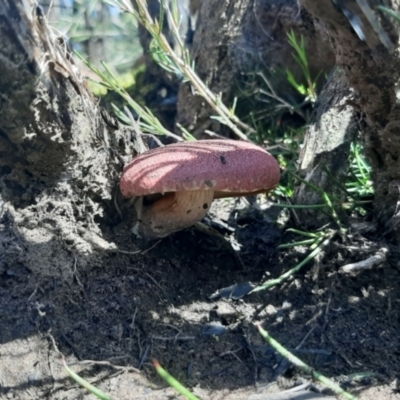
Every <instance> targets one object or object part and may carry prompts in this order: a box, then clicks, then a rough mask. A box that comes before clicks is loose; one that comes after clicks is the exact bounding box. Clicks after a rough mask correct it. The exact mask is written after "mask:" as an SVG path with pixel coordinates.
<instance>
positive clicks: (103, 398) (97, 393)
mask: <svg viewBox="0 0 400 400" xmlns="http://www.w3.org/2000/svg"><path fill="white" fill-rule="evenodd" d="M63 363H64V368H65V369H66V371H67V372H68V375H69V376H70V377H71V378H72V379H73V380H74V381H75V382H76V383H77V384H78V385H81V386H82V387H83V388H85V389H86V390H87V391H88V392H90V393H92V394H93V395H95V396H96V397H97V398H99V399H100V400H111V397H110V396H108V395H106V394H105V393H104V392H102V391H101V390H100V389H98V388H97V387H95V386H93V385H92V384H90V383H89V382H88V381H85V379H83V378H81V377H80V376H79V375H78V374H77V373H75V372H74V371H72V369H70V368H69V367H68V365H67V363H66V362H65V361H63Z"/></svg>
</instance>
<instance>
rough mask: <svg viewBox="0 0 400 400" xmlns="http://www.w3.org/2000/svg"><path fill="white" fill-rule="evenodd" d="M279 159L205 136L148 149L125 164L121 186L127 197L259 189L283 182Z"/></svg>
mask: <svg viewBox="0 0 400 400" xmlns="http://www.w3.org/2000/svg"><path fill="white" fill-rule="evenodd" d="M279 177H280V172H279V166H278V163H277V161H276V160H275V159H274V157H273V156H271V155H270V154H269V153H268V152H267V151H265V150H263V149H262V148H260V147H258V146H256V145H254V144H252V143H247V142H239V141H234V140H202V141H198V142H184V143H176V144H172V145H168V146H164V147H159V148H157V149H152V150H149V151H148V152H146V153H143V154H141V155H139V156H137V157H136V158H134V159H133V160H132V161H131V162H130V163H129V164H128V165H127V166H126V167H125V168H124V171H123V173H122V176H121V180H120V189H121V192H122V194H123V195H124V196H125V197H132V196H145V195H149V194H153V193H167V192H179V191H185V190H213V191H217V192H235V193H237V194H240V193H249V194H250V193H254V192H261V191H268V190H270V189H273V188H274V187H275V186H276V185H277V183H278V182H279Z"/></svg>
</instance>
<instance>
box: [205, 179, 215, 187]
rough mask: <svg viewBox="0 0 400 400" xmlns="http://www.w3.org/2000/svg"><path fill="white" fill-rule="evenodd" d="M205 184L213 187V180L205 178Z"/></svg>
mask: <svg viewBox="0 0 400 400" xmlns="http://www.w3.org/2000/svg"><path fill="white" fill-rule="evenodd" d="M204 184H205V185H206V186H207V187H209V188H210V187H213V184H212V182H211V181H209V180H205V181H204Z"/></svg>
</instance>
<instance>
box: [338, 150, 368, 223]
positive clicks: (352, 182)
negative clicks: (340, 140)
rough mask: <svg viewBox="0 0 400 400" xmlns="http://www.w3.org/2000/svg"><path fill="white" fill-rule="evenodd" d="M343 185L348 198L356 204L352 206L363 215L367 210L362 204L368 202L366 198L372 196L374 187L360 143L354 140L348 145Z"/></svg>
mask: <svg viewBox="0 0 400 400" xmlns="http://www.w3.org/2000/svg"><path fill="white" fill-rule="evenodd" d="M345 185H346V190H347V193H348V195H349V198H350V199H351V201H352V202H354V203H356V204H357V205H356V207H353V208H354V209H355V211H357V212H358V213H359V214H361V215H363V216H365V215H366V214H367V211H366V209H365V208H364V207H363V206H362V204H365V203H366V202H367V203H368V202H370V201H368V200H366V199H368V198H370V197H372V196H373V194H374V188H373V184H372V179H371V167H370V166H369V165H368V163H367V162H366V160H365V158H364V156H363V154H362V147H361V145H360V144H359V143H356V142H353V143H352V144H351V146H350V156H349V172H348V178H347V181H346V184H345Z"/></svg>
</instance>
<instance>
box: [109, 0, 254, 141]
mask: <svg viewBox="0 0 400 400" xmlns="http://www.w3.org/2000/svg"><path fill="white" fill-rule="evenodd" d="M108 1H109V3H110V4H112V5H115V6H117V7H119V9H121V10H122V11H124V12H127V13H129V14H131V15H133V16H134V17H135V18H136V19H137V21H138V22H139V23H140V24H141V25H143V27H144V28H145V29H146V30H147V31H148V32H149V33H150V35H151V36H152V42H151V52H152V55H153V59H154V60H155V61H156V62H157V63H158V64H159V65H160V66H161V67H162V68H164V69H166V70H167V71H170V72H173V73H174V74H176V75H178V76H182V77H183V78H184V79H186V80H187V81H189V82H190V83H191V85H192V87H193V89H194V91H195V92H196V93H197V94H198V95H200V96H202V97H203V98H204V99H205V100H206V102H207V103H208V104H209V106H210V107H211V108H212V109H213V110H214V111H215V112H216V113H217V114H218V115H217V116H214V117H213V118H214V119H216V120H218V121H219V122H220V123H222V124H224V125H226V126H228V127H229V128H230V129H231V130H232V132H234V133H235V134H236V136H237V137H239V138H240V139H242V140H245V141H249V138H248V134H249V133H252V132H253V128H251V127H250V126H248V125H247V124H245V123H244V122H242V121H241V120H240V119H239V118H238V117H237V116H236V115H235V114H234V113H233V112H232V110H233V107H231V108H228V107H227V106H225V104H223V102H222V100H221V97H220V96H219V95H216V94H214V93H213V92H212V91H211V90H210V89H209V88H208V87H207V85H206V84H205V83H204V82H203V81H202V80H201V79H200V78H199V76H198V75H197V74H196V72H195V70H194V65H193V63H192V62H191V60H190V57H189V52H188V51H187V49H185V48H184V45H183V43H182V41H181V39H180V36H179V14H178V11H177V10H178V6H177V3H176V0H173V1H172V2H171V3H172V6H171V8H170V7H169V6H168V4H167V2H164V1H161V7H160V9H161V11H160V17H159V20H158V21H157V20H153V18H152V17H151V15H150V13H149V12H148V9H147V4H146V1H145V0H136V7H137V9H135V8H134V7H133V6H132V3H131V2H130V1H128V0H108ZM168 3H169V2H168ZM165 16H166V17H167V18H168V22H169V24H170V29H171V31H172V35H173V37H174V39H175V41H176V42H177V43H178V47H179V49H180V50H179V52H175V51H174V49H173V48H172V47H171V46H170V44H169V42H168V40H167V38H166V37H165V35H164V34H163V33H162V24H163V20H164V17H165ZM178 53H179V54H178Z"/></svg>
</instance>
